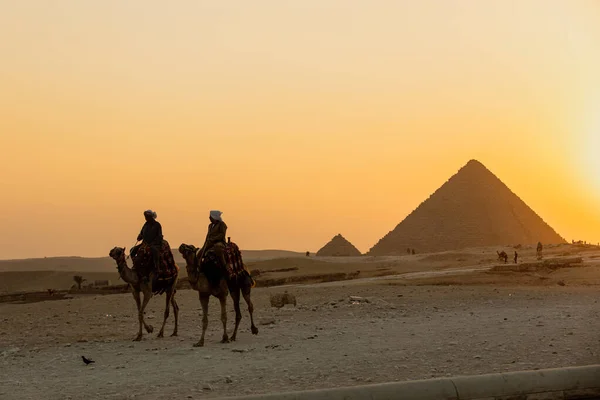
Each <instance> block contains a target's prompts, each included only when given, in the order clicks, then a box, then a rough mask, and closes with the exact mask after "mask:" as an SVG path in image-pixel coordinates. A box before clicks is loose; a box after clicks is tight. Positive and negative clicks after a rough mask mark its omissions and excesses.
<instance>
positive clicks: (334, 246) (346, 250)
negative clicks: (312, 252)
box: [317, 234, 361, 257]
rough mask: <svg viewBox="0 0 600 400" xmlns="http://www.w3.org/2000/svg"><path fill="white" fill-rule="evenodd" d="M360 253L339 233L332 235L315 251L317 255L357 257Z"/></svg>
mask: <svg viewBox="0 0 600 400" xmlns="http://www.w3.org/2000/svg"><path fill="white" fill-rule="evenodd" d="M360 255H361V254H360V251H358V249H357V248H356V247H354V245H353V244H352V243H350V242H349V241H348V240H346V239H345V238H344V237H343V236H342V235H340V234H338V235H336V236H334V237H333V239H331V240H330V241H329V243H327V244H326V245H325V246H323V248H321V250H319V251H317V256H319V257H358V256H360Z"/></svg>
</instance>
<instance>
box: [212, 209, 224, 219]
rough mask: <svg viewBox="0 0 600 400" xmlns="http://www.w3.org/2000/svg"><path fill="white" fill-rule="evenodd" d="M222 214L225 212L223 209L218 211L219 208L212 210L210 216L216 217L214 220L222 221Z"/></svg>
mask: <svg viewBox="0 0 600 400" xmlns="http://www.w3.org/2000/svg"><path fill="white" fill-rule="evenodd" d="M221 214H223V213H222V212H221V211H218V210H212V211H211V212H210V217H211V218H212V219H214V220H217V221H222V219H221Z"/></svg>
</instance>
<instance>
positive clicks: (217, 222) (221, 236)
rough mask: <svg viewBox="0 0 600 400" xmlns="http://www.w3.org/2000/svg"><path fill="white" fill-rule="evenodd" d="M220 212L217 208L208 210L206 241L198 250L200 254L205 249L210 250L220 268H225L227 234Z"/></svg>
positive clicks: (205, 250) (203, 252)
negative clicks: (208, 221)
mask: <svg viewBox="0 0 600 400" xmlns="http://www.w3.org/2000/svg"><path fill="white" fill-rule="evenodd" d="M221 214H223V213H222V212H221V211H218V210H213V211H211V212H210V215H209V217H208V218H209V220H210V225H208V233H207V234H206V241H205V242H204V246H202V249H201V250H200V254H205V253H206V252H207V251H209V250H212V251H213V252H214V253H215V256H216V257H217V260H218V261H219V263H220V264H221V265H220V266H221V268H223V269H225V268H226V267H227V262H226V261H225V245H226V242H225V237H226V235H227V225H226V224H225V222H223V219H222V218H221Z"/></svg>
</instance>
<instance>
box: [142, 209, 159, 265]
mask: <svg viewBox="0 0 600 400" xmlns="http://www.w3.org/2000/svg"><path fill="white" fill-rule="evenodd" d="M144 217H145V218H146V223H145V224H144V226H143V227H142V230H141V231H140V234H139V235H138V238H137V240H138V241H140V240H141V241H142V244H144V243H145V244H146V245H147V246H148V247H149V248H150V251H151V252H152V259H153V260H154V267H155V268H156V270H157V271H158V269H159V266H160V250H161V248H162V243H163V234H162V226H161V225H160V222H158V221H157V220H156V212H155V211H152V210H146V211H144Z"/></svg>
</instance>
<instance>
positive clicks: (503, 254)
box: [496, 250, 508, 263]
mask: <svg viewBox="0 0 600 400" xmlns="http://www.w3.org/2000/svg"><path fill="white" fill-rule="evenodd" d="M496 254H498V260H504V262H505V263H506V262H508V254H506V252H505V251H504V250H502V251H501V252H499V251H497V250H496Z"/></svg>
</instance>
